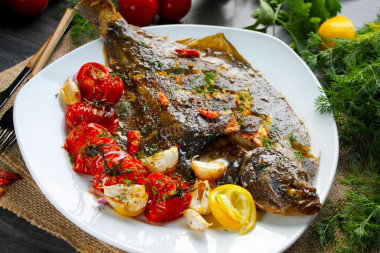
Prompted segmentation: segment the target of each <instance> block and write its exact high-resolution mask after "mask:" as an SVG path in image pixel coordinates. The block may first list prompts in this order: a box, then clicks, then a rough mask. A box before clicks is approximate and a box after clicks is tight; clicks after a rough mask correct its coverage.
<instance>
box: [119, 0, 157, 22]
mask: <svg viewBox="0 0 380 253" xmlns="http://www.w3.org/2000/svg"><path fill="white" fill-rule="evenodd" d="M119 12H120V14H121V15H122V16H123V18H124V19H125V20H126V21H127V22H128V23H130V24H132V25H138V26H142V25H147V24H149V23H150V22H151V21H152V20H153V19H154V17H155V16H156V14H157V12H158V1H157V0H119Z"/></svg>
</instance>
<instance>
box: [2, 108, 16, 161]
mask: <svg viewBox="0 0 380 253" xmlns="http://www.w3.org/2000/svg"><path fill="white" fill-rule="evenodd" d="M15 141H16V134H15V128H14V125H13V106H12V107H11V108H9V109H8V110H7V111H6V112H5V113H4V115H3V117H2V118H1V120H0V154H1V153H3V152H4V151H5V150H6V149H7V148H8V147H9V146H10V145H12V144H13V143H14V142H15Z"/></svg>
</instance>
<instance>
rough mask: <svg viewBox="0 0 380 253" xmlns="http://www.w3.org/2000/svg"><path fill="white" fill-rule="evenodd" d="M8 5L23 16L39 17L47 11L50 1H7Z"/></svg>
mask: <svg viewBox="0 0 380 253" xmlns="http://www.w3.org/2000/svg"><path fill="white" fill-rule="evenodd" d="M7 3H8V4H9V6H10V7H11V8H12V9H13V10H14V11H15V12H17V13H19V14H21V15H37V14H40V13H41V12H42V11H43V10H45V8H46V6H47V5H48V3H49V0H7Z"/></svg>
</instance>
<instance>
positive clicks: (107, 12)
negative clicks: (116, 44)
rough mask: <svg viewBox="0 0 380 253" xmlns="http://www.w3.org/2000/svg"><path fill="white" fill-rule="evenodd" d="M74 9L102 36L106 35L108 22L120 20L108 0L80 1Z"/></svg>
mask: <svg viewBox="0 0 380 253" xmlns="http://www.w3.org/2000/svg"><path fill="white" fill-rule="evenodd" d="M74 9H75V10H76V11H78V13H79V14H80V15H82V16H83V17H84V18H86V19H87V20H88V21H90V23H91V24H92V25H93V26H94V27H95V28H96V29H98V30H99V31H100V33H101V34H102V35H104V34H106V32H107V28H108V24H109V22H111V21H112V20H115V19H120V18H121V16H120V14H119V13H117V12H116V10H115V7H114V5H113V4H112V3H111V2H110V1H109V0H82V1H80V2H79V3H78V4H77V5H76V6H75V7H74Z"/></svg>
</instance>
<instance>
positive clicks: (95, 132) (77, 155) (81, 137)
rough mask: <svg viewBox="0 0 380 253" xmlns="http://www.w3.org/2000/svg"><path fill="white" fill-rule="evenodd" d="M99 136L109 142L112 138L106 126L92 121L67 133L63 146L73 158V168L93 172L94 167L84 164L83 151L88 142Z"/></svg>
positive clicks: (78, 170) (80, 171)
mask: <svg viewBox="0 0 380 253" xmlns="http://www.w3.org/2000/svg"><path fill="white" fill-rule="evenodd" d="M99 138H109V139H110V140H109V142H111V140H112V138H111V134H110V133H109V132H108V130H107V129H106V128H104V127H102V126H101V125H98V124H94V123H90V124H81V125H78V126H77V127H75V128H74V129H73V130H72V131H71V132H70V133H69V135H68V136H67V138H66V140H65V145H64V148H65V150H66V151H67V152H68V153H69V155H70V157H71V158H72V160H73V170H75V171H77V172H79V173H83V174H88V175H93V174H95V172H96V171H95V169H94V168H87V166H86V160H85V155H84V151H85V148H86V147H87V143H88V142H90V143H94V141H93V140H94V139H99ZM112 141H113V140H112ZM115 145H116V143H115Z"/></svg>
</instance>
